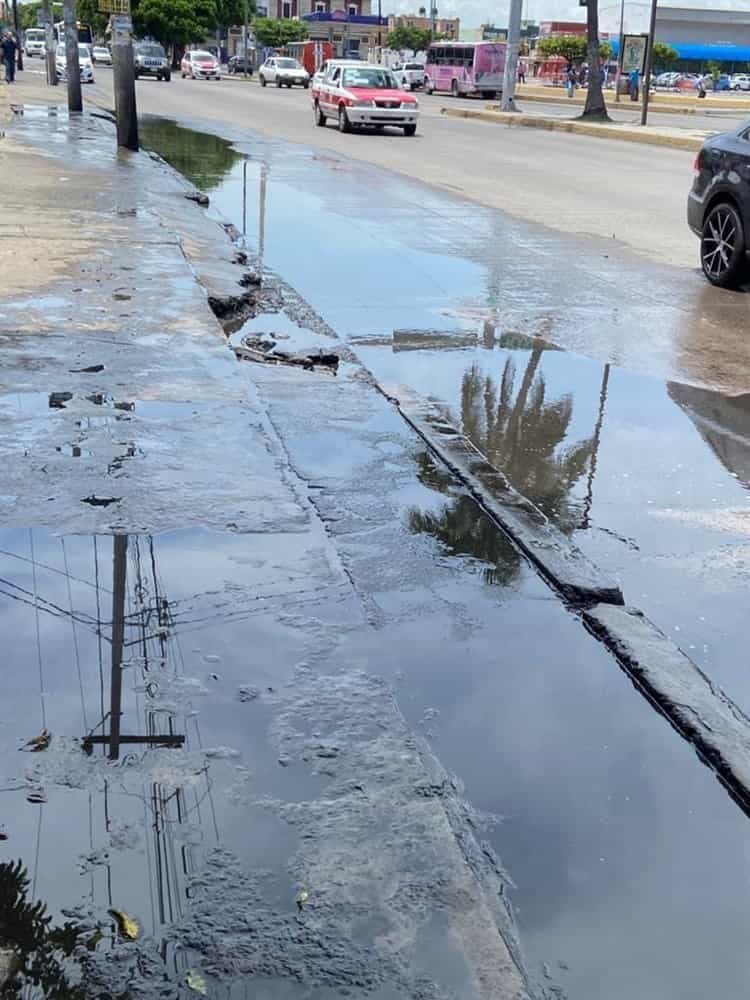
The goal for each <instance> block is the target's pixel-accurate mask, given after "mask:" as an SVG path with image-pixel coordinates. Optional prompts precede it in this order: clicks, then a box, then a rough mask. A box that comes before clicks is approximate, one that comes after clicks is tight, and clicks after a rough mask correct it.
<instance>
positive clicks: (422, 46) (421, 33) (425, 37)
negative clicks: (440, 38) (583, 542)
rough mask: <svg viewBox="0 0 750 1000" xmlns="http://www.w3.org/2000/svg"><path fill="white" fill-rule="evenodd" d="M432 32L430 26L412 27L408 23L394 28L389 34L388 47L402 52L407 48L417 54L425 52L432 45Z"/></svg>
mask: <svg viewBox="0 0 750 1000" xmlns="http://www.w3.org/2000/svg"><path fill="white" fill-rule="evenodd" d="M431 41H432V34H431V32H430V30H429V28H410V27H409V26H408V25H405V24H404V25H401V26H400V27H398V28H394V29H393V31H392V32H391V33H390V35H389V36H388V48H389V49H394V50H395V51H397V52H401V51H402V50H403V49H406V50H407V51H409V52H412V53H414V55H416V54H417V52H424V51H426V50H427V49H428V48H429V47H430V42H431Z"/></svg>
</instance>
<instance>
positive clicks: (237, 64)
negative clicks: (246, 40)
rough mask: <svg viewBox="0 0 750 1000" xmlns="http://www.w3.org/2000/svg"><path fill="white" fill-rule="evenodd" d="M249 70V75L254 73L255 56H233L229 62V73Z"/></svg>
mask: <svg viewBox="0 0 750 1000" xmlns="http://www.w3.org/2000/svg"><path fill="white" fill-rule="evenodd" d="M245 70H247V73H248V75H249V76H252V75H253V58H252V56H247V57H243V56H240V55H237V56H232V58H231V59H230V60H229V62H228V64H227V72H228V73H244V72H245Z"/></svg>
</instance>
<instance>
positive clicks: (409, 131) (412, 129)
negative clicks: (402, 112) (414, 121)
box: [404, 125, 417, 135]
mask: <svg viewBox="0 0 750 1000" xmlns="http://www.w3.org/2000/svg"><path fill="white" fill-rule="evenodd" d="M416 134H417V126H416V125H404V135H416Z"/></svg>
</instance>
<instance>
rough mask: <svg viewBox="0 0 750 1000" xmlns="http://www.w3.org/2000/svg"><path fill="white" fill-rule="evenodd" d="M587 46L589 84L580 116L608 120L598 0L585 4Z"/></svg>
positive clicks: (591, 0)
mask: <svg viewBox="0 0 750 1000" xmlns="http://www.w3.org/2000/svg"><path fill="white" fill-rule="evenodd" d="M586 22H587V35H588V47H587V52H586V58H587V60H588V64H589V74H588V75H589V85H588V90H587V91H586V106H585V107H584V109H583V114H582V115H581V118H588V119H591V118H593V119H595V120H597V121H610V117H609V115H608V114H607V105H606V104H605V103H604V94H603V93H602V74H601V67H600V62H601V56H600V46H599V0H588V3H587V4H586Z"/></svg>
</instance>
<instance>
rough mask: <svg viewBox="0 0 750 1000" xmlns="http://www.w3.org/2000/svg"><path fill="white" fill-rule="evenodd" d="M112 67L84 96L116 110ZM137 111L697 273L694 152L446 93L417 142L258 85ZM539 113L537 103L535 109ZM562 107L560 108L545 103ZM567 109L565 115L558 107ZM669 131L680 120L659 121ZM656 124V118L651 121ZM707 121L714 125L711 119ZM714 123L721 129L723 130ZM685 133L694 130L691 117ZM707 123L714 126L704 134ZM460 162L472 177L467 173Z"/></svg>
mask: <svg viewBox="0 0 750 1000" xmlns="http://www.w3.org/2000/svg"><path fill="white" fill-rule="evenodd" d="M111 95H112V79H111V71H110V70H108V69H106V68H104V67H98V68H97V82H96V84H95V85H94V86H93V87H91V88H86V90H85V93H84V97H86V96H88V97H89V99H92V98H93V99H95V100H98V101H99V102H101V103H103V104H104V105H106V106H111V103H112V96H111ZM137 95H138V108H139V111H140V112H141V113H147V114H154V115H165V116H168V117H172V118H181V119H183V120H184V119H186V118H189V119H191V120H192V121H195V122H200V121H210V122H212V123H214V124H216V123H219V122H220V123H225V124H227V125H230V126H234V127H240V128H248V129H253V130H255V131H257V132H260V133H261V134H265V135H269V136H274V137H276V138H279V139H286V140H290V141H293V142H301V143H305V144H314V145H315V146H317V147H319V148H322V149H328V150H333V151H336V152H338V153H343V154H345V155H347V156H350V157H353V158H355V159H359V160H363V161H365V162H368V163H372V164H376V165H378V166H381V167H385V168H387V169H390V170H394V171H398V172H399V173H401V174H404V175H406V176H408V177H411V178H416V179H419V180H422V181H425V182H427V183H428V184H430V185H433V186H435V187H438V188H443V189H446V190H448V191H451V192H452V193H454V194H460V195H463V196H465V197H468V198H471V199H473V200H475V201H478V202H481V203H482V204H484V205H487V206H490V207H493V208H499V209H501V210H503V211H505V212H508V213H509V214H511V215H513V216H515V217H517V218H521V219H526V220H530V221H533V222H537V223H541V224H543V225H545V226H548V227H552V228H554V229H558V230H561V231H563V232H568V233H577V234H587V235H593V236H599V237H603V238H605V239H607V240H612V239H614V240H616V241H618V242H620V243H622V244H625V245H626V246H628V247H630V248H632V249H634V250H636V251H637V252H638V253H639V254H642V255H645V256H647V257H649V258H650V259H652V260H655V261H659V262H661V263H670V264H675V265H678V266H680V267H685V268H694V267H695V266H696V260H697V248H696V242H695V239H694V238H693V236H692V235H691V234H690V233H689V232H688V230H687V227H686V225H685V221H684V220H685V199H686V195H687V191H688V188H689V186H690V183H691V179H692V175H691V168H692V163H693V159H694V157H693V154H692V153H687V152H683V151H679V150H671V149H661V148H658V149H657V148H655V147H651V146H639V145H636V144H633V143H624V142H616V141H608V140H602V139H587V138H584V137H581V136H571V135H565V134H557V133H548V132H536V131H533V130H525V129H516V128H513V129H510V128H506V127H504V126H499V125H495V124H490V123H485V122H479V121H469V120H461V119H454V118H446V117H444V116H441V114H440V108H441V107H443V106H445V105H446V104H447V103H450V98H448V97H425V96H423V97H422V98H421V105H422V110H423V120H422V123H421V125H420V128H419V132H418V135H417V136H416V137H415V138H414V139H407V138H405V137H404V136H402V135H401V134H400V133H396V132H393V133H391V134H386V135H371V134H365V133H358V134H353V135H340V134H339V133H338V132H337V131H336V129H335V128H333V127H332V126H329V127H328V128H326V129H318V128H315V127H314V125H313V119H312V114H311V112H310V99H309V93H308V92H307V91H303V90H299V89H296V90H287V89H281V90H278V89H276V88H275V87H269V88H266V89H262V88H261V87H260V86H259V85H258V84H257V83H255V82H253V83H250V84H246V83H244V81H235V80H223V81H222V82H221V83H219V84H217V83H216V82H213V81H212V82H207V81H192V80H182V79H181V78H180V76H179V74H176V75H175V76H173V77H172V80H171V82H170V83H169V84H165V83H159V82H157V81H155V80H140V81H139V82H138V84H137ZM545 107H546V106H545V105H540V104H535V105H534V110H537V111H539V110H542V109H544V108H545ZM550 107H551V108H553V107H554V108H556V110H557V111H558V112H559V111H560V106H559V105H550ZM562 110H563V111H566V110H567V109H566V108H563V109H562ZM662 117H663V118H664V119H669V121H668V122H667V124H669V125H670V126H671V127H674V126H675V125H676V124H678V123H677V122H676V121H674V120H673V119H679V120H680V122H682V119H681V116H677V115H664V116H662ZM655 120H656V119H655ZM712 121H713V119H712ZM728 121H730V120H729V119H724V118H722V119H721V124H720V125H717V126H716V128H717V130H720V129H723V128H724V127H728V126H727V123H728ZM690 127H701V126H700V125H699V123H698V122H697V121H695V120H691V122H690ZM706 127H712V126H710V125H709V126H706ZM467 164H471V169H470V170H467Z"/></svg>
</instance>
